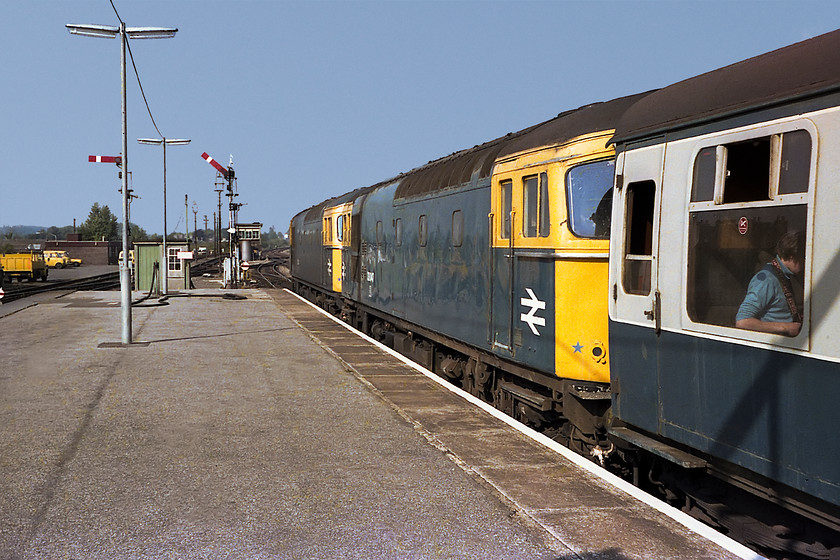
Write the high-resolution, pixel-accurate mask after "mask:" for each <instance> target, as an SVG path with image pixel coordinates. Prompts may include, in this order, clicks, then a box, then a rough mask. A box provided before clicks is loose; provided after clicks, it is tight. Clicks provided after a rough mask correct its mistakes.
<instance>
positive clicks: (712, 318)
mask: <svg viewBox="0 0 840 560" xmlns="http://www.w3.org/2000/svg"><path fill="white" fill-rule="evenodd" d="M732 136H733V138H732V140H733V141H731V142H718V143H716V144H713V145H710V146H704V147H701V148H700V150H699V151H698V152H697V153H696V156H695V158H694V168H693V175H692V187H691V203H690V204H689V215H688V223H689V232H688V236H689V240H688V241H689V252H688V271H687V279H686V311H687V313H688V316H689V318H690V319H691V321H693V322H695V323H703V324H710V325H719V326H724V327H735V326H736V320H737V319H738V318H743V317H744V316H745V311H744V309H745V308H743V307H742V305H743V304H744V301H745V297H746V295H747V291H748V287H749V285H750V282H751V281H752V280H753V279H754V278H758V275H759V273H761V272H762V271H765V272H768V271H769V272H768V274H770V273H772V270H771V269H770V268H768V266H770V265H772V261H773V260H774V259H775V257H776V254H777V251H776V244H777V242H778V241H779V240H780V239H781V238H782V237H783V236H785V234H786V233H788V232H800V233H801V234H805V233H806V232H807V213H808V200H807V193H808V190H809V183H810V180H811V166H812V150H811V145H812V141H811V135H810V134H809V132H808V131H806V130H786V131H780V132H778V133H775V134H767V133H765V134H763V135H756V136H755V137H752V138H749V137H748V138H743V136H744V134H743V133H741V134H739V135H732ZM725 139H726V138H724V140H725ZM786 289H787V290H788V291H790V292H791V293H792V299H793V300H794V305H793V306H791V307H790V309H796V308H797V306H798V309H799V310H801V309H802V302H803V284H802V280H801V277H797V276H796V275H793V276H792V277H791V278H790V283H789V284H788V285H787V288H786ZM777 307H778V304H777ZM782 307H783V309H784V308H787V307H788V306H787V303H786V304H785V305H784V306H782ZM739 310H740V311H739ZM762 316H763V317H766V318H764V319H761V320H763V321H773V319H772V318H771V316H772V313H770V312H769V311H768V312H765V314H764V315H762ZM776 316H777V317H778V314H777V315H776ZM739 326H741V323H739Z"/></svg>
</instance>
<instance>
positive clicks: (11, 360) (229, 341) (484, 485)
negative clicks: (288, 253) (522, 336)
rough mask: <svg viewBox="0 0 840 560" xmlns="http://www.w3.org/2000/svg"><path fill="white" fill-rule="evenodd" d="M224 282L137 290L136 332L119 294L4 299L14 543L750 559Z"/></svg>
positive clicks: (3, 502)
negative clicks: (157, 294) (162, 297)
mask: <svg viewBox="0 0 840 560" xmlns="http://www.w3.org/2000/svg"><path fill="white" fill-rule="evenodd" d="M226 293H229V292H224V291H222V290H219V289H217V288H205V289H199V290H193V291H190V292H189V293H178V294H173V297H170V298H168V300H166V301H165V302H159V301H157V300H147V301H145V302H143V303H141V304H140V305H139V306H136V307H134V309H133V325H134V328H133V333H134V336H133V337H134V340H135V344H132V345H131V346H128V347H125V346H120V345H118V344H114V343H115V342H118V341H119V337H120V309H119V299H120V295H119V292H77V293H72V294H40V295H39V296H37V297H36V298H29V299H27V300H19V301H15V302H12V303H11V304H5V305H2V306H0V348H3V354H2V355H3V358H4V359H3V361H2V364H1V365H0V558H3V559H28V558H39V559H53V558H74V559H88V558H125V559H129V558H183V559H189V558H283V559H286V558H289V559H293V558H301V559H304V558H307V559H308V558H341V559H348V558H349V559H352V558H359V559H379V558H388V559H391V558H394V559H403V558H424V559H425V558H465V559H466V558H470V559H472V558H476V559H483V558H493V559H499V558H507V559H516V558H527V559H546V560H549V559H551V560H557V559H564V560H565V559H573V558H575V559H596V558H597V559H609V560H624V559H631V558H632V559H635V558H656V559H664V558H680V559H685V558H687V559H693V558H708V559H712V558H714V559H720V558H738V557H745V556H744V555H743V553H742V552H739V551H738V550H737V548H736V549H734V551H733V550H732V549H729V550H728V549H726V548H724V546H725V545H726V543H725V542H724V543H720V542H712V541H711V540H708V539H707V538H705V537H703V536H701V535H699V534H697V533H695V532H694V531H692V530H691V529H690V528H688V527H686V526H685V525H683V524H681V523H680V522H678V521H675V520H674V519H672V518H671V517H669V516H667V515H665V514H663V513H662V512H661V511H658V510H657V509H655V508H654V507H651V506H650V505H648V504H645V503H643V502H641V501H639V500H638V499H636V498H634V497H633V496H631V495H629V494H627V493H625V492H624V491H622V490H617V489H616V488H614V487H613V486H612V485H611V484H610V483H609V482H608V481H605V480H603V479H601V478H599V477H597V476H595V475H593V474H591V473H590V472H588V471H586V470H584V469H582V468H581V467H579V466H578V465H577V464H575V463H574V462H573V461H571V460H569V459H567V458H565V457H563V456H561V455H558V454H557V453H556V452H555V451H554V450H552V449H550V448H549V447H546V445H544V444H543V443H540V442H539V441H537V440H534V439H533V438H531V437H529V436H528V435H527V434H526V433H524V432H523V431H521V430H519V429H517V428H516V427H515V426H513V425H511V424H510V423H509V422H506V421H504V420H502V419H500V418H498V417H497V416H495V415H493V414H492V413H490V412H488V411H486V410H484V409H482V408H480V407H479V406H477V405H476V404H474V403H472V402H470V401H469V400H466V399H464V398H462V397H461V396H460V395H458V394H457V393H455V392H452V391H450V390H449V389H447V388H445V387H443V386H441V385H439V384H438V383H436V382H434V380H432V379H430V378H429V377H427V376H426V375H424V374H423V373H422V372H419V371H417V370H416V369H414V368H413V367H411V366H410V365H407V364H405V363H403V362H402V361H401V360H400V359H399V358H398V357H395V356H392V355H391V354H389V353H387V352H386V351H384V350H382V349H380V348H378V347H376V346H374V345H373V344H371V343H370V342H368V341H367V340H365V339H363V338H360V337H359V336H357V335H356V334H354V333H353V332H351V331H349V330H347V329H345V328H344V327H343V326H342V325H340V324H337V323H336V322H334V321H333V320H332V319H330V318H329V317H326V316H324V315H322V314H321V313H320V312H319V311H318V310H316V309H314V308H312V307H311V306H309V305H308V304H307V303H305V302H302V301H300V300H299V299H297V298H296V297H295V296H294V295H293V294H290V293H288V292H285V291H273V290H272V291H267V290H265V291H264V290H242V291H238V292H236V295H237V296H238V297H236V298H230V297H226V296H225V295H224V294H226ZM59 296H60V297H59ZM241 296H244V298H243V299H240V298H241ZM135 297H138V296H137V294H135ZM739 554H740V555H739Z"/></svg>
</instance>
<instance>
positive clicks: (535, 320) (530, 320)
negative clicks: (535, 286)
mask: <svg viewBox="0 0 840 560" xmlns="http://www.w3.org/2000/svg"><path fill="white" fill-rule="evenodd" d="M525 291H526V292H528V296H529V297H528V298H521V299H520V300H519V303H521V304H522V305H524V306H525V307H530V308H531V310H530V311H529V312H528V313H521V314H520V315H519V320H520V321H522V322H523V323H527V324H528V326H529V327H531V332H532V333H534V334H535V335H537V336H540V331H538V330H537V325H539V326H540V327H544V326H545V318H543V317H537V311H539V310H540V309H545V302H544V301H541V300H539V299H537V295H536V294H535V293H534V291H533V290H531V288H525Z"/></svg>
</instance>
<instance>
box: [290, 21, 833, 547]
mask: <svg viewBox="0 0 840 560" xmlns="http://www.w3.org/2000/svg"><path fill="white" fill-rule="evenodd" d="M838 68H840V31H837V32H833V33H829V34H827V35H823V36H820V37H817V38H814V39H811V40H808V41H805V42H802V43H798V44H795V45H792V46H790V47H786V48H783V49H780V50H778V51H773V52H771V53H768V54H765V55H761V56H758V57H755V58H752V59H749V60H746V61H743V62H741V63H738V64H734V65H732V66H729V67H726V68H722V69H720V70H716V71H713V72H710V73H707V74H703V75H701V76H697V77H695V78H691V79H688V80H685V81H683V82H679V83H676V84H674V85H671V86H668V87H665V88H663V89H661V90H657V91H651V92H646V93H643V94H639V95H634V96H630V97H624V98H620V99H616V100H613V101H609V102H604V103H595V104H592V105H587V106H584V107H581V108H579V109H576V110H573V111H569V112H566V113H562V114H560V115H558V116H557V117H556V118H554V119H551V120H549V121H546V122H544V123H541V124H538V125H536V126H532V127H530V128H527V129H525V130H522V131H520V132H517V133H511V134H508V135H506V136H504V137H502V138H498V139H496V140H493V141H490V142H487V143H484V144H481V145H478V146H476V147H474V148H471V149H467V150H463V151H460V152H456V153H454V154H452V155H450V156H447V157H444V158H441V159H438V160H436V161H433V162H430V163H428V164H426V165H424V166H421V167H418V168H416V169H414V170H412V171H409V172H407V173H404V174H402V175H399V176H397V177H394V178H392V179H389V180H387V181H384V182H382V183H379V184H377V185H373V186H369V187H364V188H360V189H358V190H355V191H353V192H350V193H347V194H345V195H342V196H339V197H336V198H334V199H330V200H327V201H325V202H323V203H321V204H319V205H316V206H314V207H312V208H310V209H308V210H306V211H304V212H301V213H300V214H298V215H297V216H295V217H294V218H293V220H292V223H291V228H290V232H291V240H292V254H291V271H292V276H293V284H294V289H295V290H296V291H297V292H298V293H299V294H301V295H303V296H304V297H307V298H308V299H310V300H312V301H313V302H316V303H317V304H319V305H320V306H322V307H323V308H325V309H327V310H329V311H331V312H332V313H334V314H336V315H338V316H340V317H342V318H343V319H344V320H345V321H347V322H348V323H350V324H352V325H354V326H356V327H357V328H359V329H360V330H362V331H364V332H366V333H368V334H370V335H372V336H373V337H375V338H377V339H378V340H380V341H382V342H384V343H385V344H387V345H389V346H391V347H393V348H394V349H396V350H398V351H399V352H401V353H403V354H405V355H407V356H409V357H411V358H413V359H414V360H416V361H418V362H419V363H421V364H423V365H424V366H426V367H427V368H429V369H430V370H432V371H435V372H436V373H438V374H439V375H441V376H443V377H446V378H448V379H450V380H451V381H452V382H454V383H456V384H458V385H460V386H461V387H463V388H464V389H465V390H467V391H469V392H471V393H472V394H474V395H476V396H479V397H481V398H482V399H484V400H486V401H488V402H491V403H493V404H494V405H495V406H496V407H498V408H500V409H502V410H504V411H505V412H507V413H508V414H510V415H511V416H513V417H515V418H517V419H519V420H521V421H523V422H525V423H527V424H529V425H532V426H535V427H537V428H541V429H544V430H546V431H547V432H548V433H550V434H551V435H552V436H553V437H555V439H558V440H561V441H563V442H564V443H566V444H567V445H568V446H569V447H571V448H572V449H574V450H576V451H578V452H579V453H582V454H585V455H588V456H590V457H592V459H593V460H596V461H598V462H600V463H601V464H602V465H605V466H608V467H610V468H612V469H614V470H616V471H617V472H619V473H620V474H622V475H624V476H626V477H627V478H632V479H633V481H634V482H635V483H637V484H640V485H646V486H649V487H652V488H654V489H656V488H659V489H661V492H662V495H663V496H664V497H665V498H666V499H669V500H670V501H672V502H674V503H678V504H679V506H680V507H683V509H685V510H687V511H689V512H691V513H692V514H694V515H696V516H698V517H701V518H704V519H707V520H710V521H711V522H712V523H714V524H717V525H718V526H719V527H720V528H721V529H722V530H725V531H729V532H737V533H738V534H739V536H740V538H741V539H742V540H744V541H746V542H747V543H748V544H751V545H752V546H754V547H756V548H757V549H759V550H782V551H785V552H784V553H782V554H783V555H787V556H789V557H810V558H840V537H838V535H839V534H840V438H838V437H837V435H836V431H837V430H836V428H837V427H838V421H837V419H836V418H837V417H836V416H835V414H834V412H835V410H834V409H835V407H836V400H837V398H838V396H840V365H838V362H840V346H838V344H837V340H838V337H840V301H839V300H838V295H840V294H838V287H840V220H837V219H836V218H835V217H834V216H833V212H834V211H836V209H837V208H840V189H838V188H837V186H836V184H835V183H836V182H837V181H838V180H840V179H838V177H840V169H838V167H840V71H838ZM794 232H795V233H796V234H797V235H798V236H799V237H798V239H804V248H803V251H804V254H803V257H804V258H803V259H802V261H803V262H802V266H801V268H800V270H798V271H790V270H788V271H787V272H789V273H791V274H787V273H786V275H785V278H787V280H784V279H782V278H781V277H779V280H778V282H779V283H780V284H783V285H784V286H785V289H784V292H785V298H786V300H787V301H786V304H789V305H790V309H791V312H792V317H793V319H791V320H792V321H797V322H798V323H797V325H796V329H795V331H796V334H795V336H785V335H783V334H776V333H770V332H761V331H759V330H751V329H747V328H739V327H742V326H743V324H742V323H741V322H739V321H738V320H737V317H739V314H740V313H741V311H740V308H741V306H742V302H743V300H744V299H745V295H746V294H747V292H748V291H749V290H751V287H750V286H751V281H752V280H753V279H754V278H757V277H759V276H761V275H765V276H766V275H770V274H772V272H771V271H770V270H769V268H768V262H771V263H772V261H774V260H775V257H776V256H777V255H776V250H775V247H776V243H777V241H778V240H779V239H780V238H782V237H784V236H785V235H786V234H791V233H794ZM610 240H611V241H610ZM792 272H798V274H793V273H792ZM761 277H762V278H764V276H761ZM764 281H766V282H771V283H772V281H773V280H764ZM783 306H784V304H783ZM794 310H795V311H796V314H793V311H794ZM736 323H737V325H736ZM788 334H793V333H792V332H788ZM732 496H736V497H737V499H736V501H737V502H738V503H739V504H742V505H743V507H744V510H745V511H743V512H731V511H730V510H729V506H727V505H723V504H724V502H727V503H728V502H729V501H731V500H728V499H727V500H724V497H729V498H731V497H732ZM744 514H745V515H747V516H749V521H745V519H747V518H745V517H743V515H744Z"/></svg>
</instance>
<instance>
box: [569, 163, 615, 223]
mask: <svg viewBox="0 0 840 560" xmlns="http://www.w3.org/2000/svg"><path fill="white" fill-rule="evenodd" d="M614 174H615V160H607V161H596V162H593V163H586V164H583V165H578V166H575V167H573V168H571V169H570V170H569V171H568V172H567V173H566V201H567V204H568V212H569V214H568V215H569V222H568V224H569V229H570V230H571V231H572V233H573V234H575V235H576V236H578V237H589V238H595V239H609V236H610V215H611V213H612V194H613V190H612V187H613V177H614Z"/></svg>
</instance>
